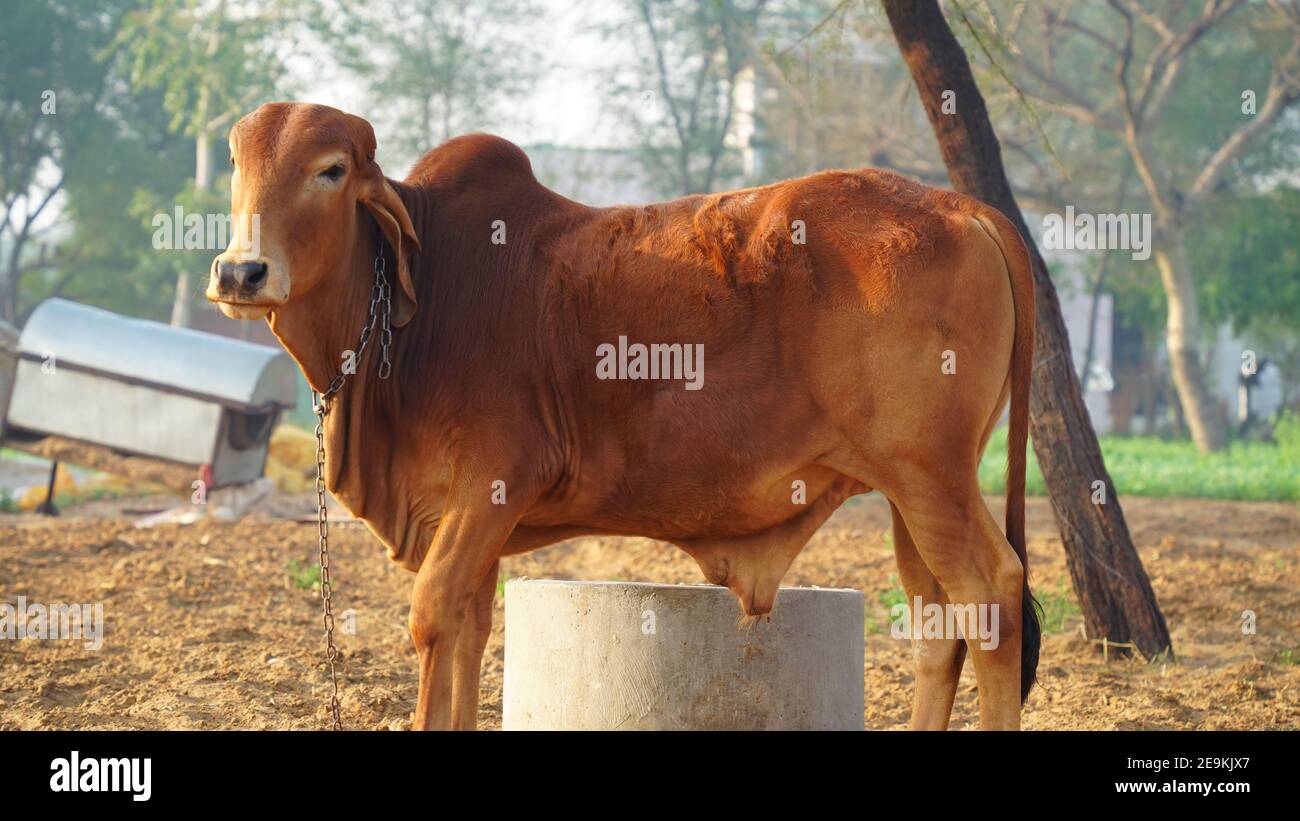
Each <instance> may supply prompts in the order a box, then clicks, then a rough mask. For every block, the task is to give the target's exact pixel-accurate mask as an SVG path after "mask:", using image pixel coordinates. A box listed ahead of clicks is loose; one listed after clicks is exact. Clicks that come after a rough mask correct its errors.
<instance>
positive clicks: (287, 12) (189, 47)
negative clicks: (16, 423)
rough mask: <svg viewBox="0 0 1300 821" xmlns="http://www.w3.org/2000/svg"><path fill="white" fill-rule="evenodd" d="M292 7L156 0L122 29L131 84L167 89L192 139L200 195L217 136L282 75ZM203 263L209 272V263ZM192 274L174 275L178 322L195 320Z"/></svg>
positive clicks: (209, 182) (288, 2)
mask: <svg viewBox="0 0 1300 821" xmlns="http://www.w3.org/2000/svg"><path fill="white" fill-rule="evenodd" d="M294 13H295V4H294V3H293V2H292V0H278V1H277V2H267V3H262V4H259V5H257V6H251V7H250V6H248V5H246V4H243V3H233V2H228V0H218V1H217V2H216V4H215V5H213V4H211V3H207V2H204V0H180V2H177V0H152V2H151V3H150V4H149V5H148V6H147V7H146V8H144V9H142V10H140V11H138V12H135V13H133V14H132V15H130V16H129V17H128V18H127V20H126V21H125V24H124V25H123V26H122V29H121V31H120V32H118V35H117V39H116V43H117V44H118V45H119V46H121V47H123V48H125V49H126V50H128V52H129V54H130V65H131V67H130V75H129V79H130V81H131V83H133V84H134V85H136V86H139V87H143V88H159V89H162V90H163V92H164V97H163V99H164V101H165V104H166V107H167V111H168V113H169V114H170V115H171V128H172V129H173V130H176V131H180V132H182V133H184V134H187V135H188V136H190V137H192V138H193V139H194V189H195V191H196V192H197V195H196V196H197V198H198V199H201V200H206V199H210V197H207V196H205V195H207V194H210V193H211V192H212V188H213V181H214V174H213V168H212V140H213V136H214V135H216V134H218V133H219V132H220V131H221V130H222V129H224V128H227V127H229V126H230V125H231V124H232V123H233V122H234V121H235V119H236V118H238V117H239V116H240V115H241V114H244V113H246V112H247V111H248V110H249V109H251V108H253V107H255V105H256V104H257V103H258V102H260V101H262V100H265V99H267V98H269V97H270V96H271V94H272V93H273V92H274V91H275V90H276V89H277V87H278V86H279V85H280V83H281V82H282V80H283V77H284V75H285V65H284V62H283V59H284V55H285V53H286V51H287V49H286V48H285V45H286V44H285V40H284V38H285V32H286V30H288V29H289V28H290V27H291V24H292V22H293V21H294V19H295V18H294ZM222 210H223V211H224V209H222ZM209 250H219V249H209ZM199 270H200V271H201V274H200V277H202V276H206V274H207V269H206V267H203V268H200V269H199ZM194 276H195V272H194V271H181V272H180V273H178V275H177V277H176V291H175V299H174V300H173V303H172V316H171V324H173V325H178V326H181V327H187V326H188V325H189V324H190V315H191V312H192V309H193V299H194V294H195V289H194V288H193V287H192V285H191V279H192V278H193V277H194Z"/></svg>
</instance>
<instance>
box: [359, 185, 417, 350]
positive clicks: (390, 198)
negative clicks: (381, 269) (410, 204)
mask: <svg viewBox="0 0 1300 821" xmlns="http://www.w3.org/2000/svg"><path fill="white" fill-rule="evenodd" d="M371 171H372V174H371V175H370V176H371V177H372V179H369V180H367V181H366V187H365V190H364V191H363V192H362V194H361V197H360V201H361V204H362V205H364V206H365V207H366V208H367V210H369V211H370V214H371V216H373V217H374V218H375V222H377V223H378V224H379V230H381V231H383V232H384V238H385V239H387V240H388V244H389V245H391V246H393V256H395V257H396V258H397V287H396V288H394V289H393V296H394V297H395V298H396V301H397V304H396V305H395V306H394V307H393V315H392V322H393V325H394V326H395V327H398V328H400V327H402V326H403V325H405V324H406V323H408V322H410V321H411V317H413V316H415V309H416V307H418V303H417V302H416V300H415V285H414V283H413V282H412V281H411V266H410V257H411V254H414V253H415V252H416V251H418V250H420V238H419V237H418V236H416V235H415V226H413V225H412V224H411V215H410V214H408V213H407V212H406V205H405V204H403V203H402V198H401V197H399V196H398V195H397V192H396V191H395V190H393V186H392V185H390V184H389V182H388V180H386V179H384V175H383V173H382V172H380V171H379V168H378V166H376V165H374V164H373V163H372V164H371Z"/></svg>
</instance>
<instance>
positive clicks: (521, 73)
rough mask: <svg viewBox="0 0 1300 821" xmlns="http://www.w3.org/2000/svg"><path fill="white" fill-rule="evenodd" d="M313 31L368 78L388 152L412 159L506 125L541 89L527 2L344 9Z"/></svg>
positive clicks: (533, 12) (445, 0) (535, 14)
mask: <svg viewBox="0 0 1300 821" xmlns="http://www.w3.org/2000/svg"><path fill="white" fill-rule="evenodd" d="M326 8H327V9H328V10H329V11H328V13H325V14H322V15H320V18H319V20H318V23H317V29H318V31H319V33H320V34H321V36H322V37H323V38H324V39H325V40H326V42H328V44H329V46H330V51H331V53H332V54H333V55H334V57H335V59H336V60H337V61H338V63H339V64H340V65H341V66H343V67H344V68H347V69H349V70H350V71H352V72H354V73H355V74H356V75H357V76H359V77H360V78H361V79H363V80H364V81H365V82H366V84H367V86H368V88H369V90H370V92H371V96H372V97H373V98H375V99H379V100H383V101H384V104H383V106H382V107H381V108H379V109H377V110H375V111H374V112H368V113H367V114H368V116H371V117H372V119H374V120H375V121H376V123H377V124H380V125H382V126H383V129H384V134H385V138H384V141H383V142H384V143H385V144H386V145H390V146H391V148H392V149H393V150H394V151H395V152H396V153H398V154H400V155H402V156H403V157H405V158H406V159H408V160H414V159H416V158H418V157H419V156H421V155H422V154H424V152H426V151H428V150H429V149H430V148H433V147H434V146H436V145H438V144H439V143H441V142H444V141H445V140H447V139H449V138H451V137H454V136H456V135H457V134H462V133H466V132H470V131H483V130H485V129H486V128H487V127H488V126H489V125H490V124H491V123H493V122H497V121H501V120H503V119H506V117H507V114H506V109H507V104H508V103H509V102H510V101H511V100H513V99H515V98H517V97H520V96H522V95H524V94H525V93H527V91H528V90H529V89H530V88H531V87H532V84H533V82H534V81H535V79H536V77H537V74H538V69H539V66H540V65H541V56H540V54H539V53H538V51H537V49H536V46H535V45H534V44H533V39H532V37H530V36H529V29H528V26H529V25H532V24H535V23H536V22H537V20H538V18H539V17H540V16H541V13H542V12H541V10H540V9H539V7H538V6H537V5H536V4H535V3H533V2H531V0H497V1H496V2H492V3H482V2H473V1H472V0H413V2H409V3H404V4H402V9H401V12H402V13H401V14H400V15H397V14H394V13H393V7H391V6H379V5H378V4H369V3H353V2H338V3H334V4H331V5H329V6H327V7H326Z"/></svg>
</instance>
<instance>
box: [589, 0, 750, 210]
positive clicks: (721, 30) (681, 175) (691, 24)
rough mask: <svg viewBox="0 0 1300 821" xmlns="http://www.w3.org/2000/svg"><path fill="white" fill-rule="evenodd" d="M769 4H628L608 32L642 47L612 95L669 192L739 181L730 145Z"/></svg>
mask: <svg viewBox="0 0 1300 821" xmlns="http://www.w3.org/2000/svg"><path fill="white" fill-rule="evenodd" d="M767 3H768V0H750V2H749V3H748V4H745V3H741V2H737V0H712V1H711V2H695V0H627V2H626V5H625V9H626V11H627V15H626V18H625V19H624V20H623V21H622V22H621V23H619V24H616V25H614V26H612V27H609V28H608V29H607V30H606V34H607V36H620V37H623V36H628V35H631V36H632V37H634V38H635V41H636V43H637V45H638V48H637V51H636V53H637V55H638V57H637V61H636V63H635V64H634V65H632V66H629V67H628V69H629V70H628V71H627V72H626V73H621V74H619V75H617V76H616V78H615V79H614V80H613V81H612V82H611V83H610V88H609V95H608V96H609V99H610V101H611V103H612V104H613V105H614V107H615V108H616V109H617V110H618V111H619V113H620V114H621V116H622V117H623V119H624V120H625V121H626V122H627V123H628V124H629V126H631V127H632V129H633V130H634V131H635V133H636V134H637V136H638V138H639V140H640V143H641V147H640V152H639V158H640V159H641V161H642V163H643V164H644V165H645V166H646V170H647V171H648V172H649V176H650V177H651V179H652V180H653V181H654V182H655V183H656V184H657V185H658V187H659V188H660V189H661V190H663V191H664V193H666V194H667V193H676V194H695V193H701V192H709V191H712V190H714V188H715V187H717V185H718V184H719V182H720V181H722V180H724V179H736V178H738V177H739V172H740V167H739V163H737V162H735V156H734V152H729V150H728V149H729V148H730V147H731V146H729V141H730V140H731V138H732V137H733V128H734V126H735V119H736V111H737V94H738V92H739V90H740V87H741V85H742V83H743V82H745V81H746V80H747V79H748V77H749V76H750V75H749V72H750V70H752V65H753V58H754V56H755V50H754V45H753V44H754V41H755V36H756V33H757V32H758V30H759V29H760V26H761V22H762V18H763V14H764V11H765V9H766V7H767Z"/></svg>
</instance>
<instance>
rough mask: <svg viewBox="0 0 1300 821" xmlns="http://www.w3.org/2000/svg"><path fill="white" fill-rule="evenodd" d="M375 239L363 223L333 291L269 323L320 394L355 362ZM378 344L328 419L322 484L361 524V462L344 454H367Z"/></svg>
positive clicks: (359, 363)
mask: <svg viewBox="0 0 1300 821" xmlns="http://www.w3.org/2000/svg"><path fill="white" fill-rule="evenodd" d="M378 233H379V232H378V230H377V229H376V228H375V226H374V223H373V221H372V220H370V219H368V218H366V217H364V216H362V217H361V219H360V220H359V230H358V232H357V241H356V242H355V243H354V244H353V249H352V253H351V254H350V255H349V256H348V257H345V262H344V266H345V267H344V268H343V270H341V271H339V272H338V273H339V275H338V276H336V277H334V278H333V281H332V282H331V283H330V285H329V286H328V287H318V288H315V289H313V290H312V291H310V292H309V293H307V294H304V295H303V296H302V297H301V298H299V299H297V300H294V301H293V302H290V303H289V304H288V305H286V306H284V307H282V308H279V309H277V310H276V311H274V312H273V313H272V314H271V316H270V317H269V321H270V325H271V330H272V332H274V333H275V335H276V337H277V338H278V339H279V340H280V343H281V344H282V345H284V348H285V350H287V351H288V352H289V354H290V355H291V356H293V358H294V359H295V360H296V361H297V362H298V366H299V367H300V368H301V369H302V372H303V374H304V375H305V376H306V377H307V381H308V383H310V385H311V387H312V388H313V389H314V390H316V391H318V392H324V391H325V390H326V389H327V388H328V387H329V385H330V383H331V382H332V381H333V379H334V377H335V376H336V375H337V374H339V373H341V372H342V371H343V369H344V365H345V361H346V360H345V356H346V355H347V352H349V351H351V352H353V354H354V355H355V352H356V350H357V342H358V340H359V338H360V335H361V329H362V326H363V325H364V324H365V322H366V321H367V318H368V317H369V312H370V295H371V288H372V286H373V285H374V279H375V274H374V260H375V253H376V250H377V248H378V247H379V238H378ZM388 256H391V252H388ZM387 262H388V269H389V270H396V267H395V266H394V265H392V260H391V259H389V260H387ZM390 279H391V277H390ZM380 337H381V334H380V329H378V328H376V329H375V332H374V334H373V335H372V337H371V340H370V344H369V345H368V347H367V348H366V351H365V352H364V354H363V355H362V356H361V358H360V359H357V360H355V368H356V370H355V373H353V374H352V375H350V376H348V377H347V381H346V383H345V384H344V386H343V388H342V389H341V390H340V391H339V392H338V394H336V395H335V396H334V397H333V399H332V400H331V401H330V402H329V414H328V416H327V417H326V419H325V451H326V459H325V479H326V484H327V485H328V487H329V489H330V490H331V491H332V492H333V493H334V494H335V496H337V497H338V498H339V500H340V501H342V502H343V503H344V504H345V505H347V507H348V508H349V509H350V510H352V512H353V513H354V514H356V515H358V516H361V515H363V513H362V508H363V507H364V504H363V502H364V500H363V499H362V497H361V496H360V492H359V491H360V488H361V487H362V486H363V482H362V481H361V477H360V475H359V474H358V472H357V471H358V469H359V464H358V460H357V459H355V458H348V457H349V451H355V450H357V449H360V448H362V447H366V445H363V444H362V443H361V442H360V441H359V440H360V437H361V436H362V435H363V430H362V429H361V426H360V425H359V424H358V423H359V422H361V421H362V420H363V419H364V416H365V407H366V406H373V403H375V402H376V401H378V394H379V385H378V384H376V383H377V382H378V367H379V362H380V351H379V350H378V348H379V343H380ZM367 444H369V443H367Z"/></svg>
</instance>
